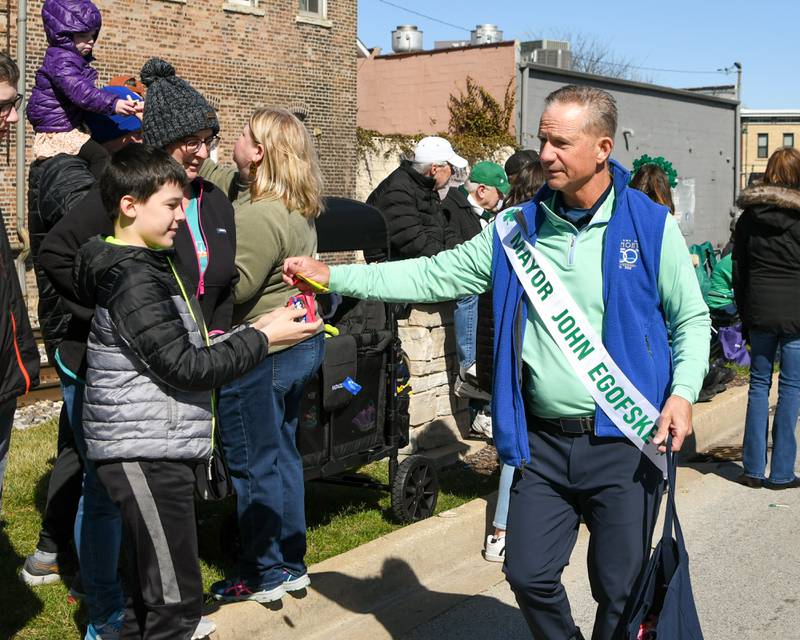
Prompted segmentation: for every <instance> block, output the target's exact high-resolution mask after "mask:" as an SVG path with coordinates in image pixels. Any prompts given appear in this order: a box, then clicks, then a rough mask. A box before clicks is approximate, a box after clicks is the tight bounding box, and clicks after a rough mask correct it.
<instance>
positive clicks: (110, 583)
mask: <svg viewBox="0 0 800 640" xmlns="http://www.w3.org/2000/svg"><path fill="white" fill-rule="evenodd" d="M83 390H84V385H83V384H82V383H80V382H77V381H76V380H74V379H73V378H70V377H69V376H67V375H64V374H62V375H61V393H62V394H63V396H64V404H65V405H66V407H67V416H68V418H69V421H70V424H71V425H72V429H73V433H74V435H75V445H76V446H77V448H78V453H79V454H80V456H81V458H83V461H84V466H83V470H84V474H83V495H82V496H81V499H80V502H79V503H78V513H77V515H76V516H75V534H74V535H75V548H76V549H77V550H78V560H79V561H80V566H81V582H82V583H83V589H84V592H85V593H86V598H85V601H86V607H87V608H88V610H89V622H91V623H92V624H95V625H98V624H103V623H104V622H105V621H106V620H108V618H109V617H111V615H112V614H113V613H114V612H116V611H118V610H119V609H122V608H123V606H124V604H125V601H124V597H123V594H122V584H121V583H120V580H119V574H118V571H117V568H118V565H119V549H120V544H121V542H122V517H121V516H120V513H119V509H118V508H117V507H116V505H115V504H114V503H113V502H111V498H110V497H109V496H108V492H107V491H106V489H105V487H104V486H103V485H102V484H101V482H100V479H99V478H98V477H97V471H96V469H95V466H94V463H92V462H91V461H89V460H86V441H85V440H84V438H83V427H82V414H83Z"/></svg>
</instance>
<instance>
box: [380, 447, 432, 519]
mask: <svg viewBox="0 0 800 640" xmlns="http://www.w3.org/2000/svg"><path fill="white" fill-rule="evenodd" d="M438 497H439V478H438V477H437V475H436V469H435V467H434V466H433V463H432V462H431V461H430V460H429V459H428V458H426V457H425V456H417V455H414V456H409V457H408V458H406V459H405V460H403V462H401V463H400V466H399V467H398V468H397V473H396V474H395V476H394V478H393V479H392V513H393V514H394V516H395V518H397V519H398V520H399V521H400V522H417V521H418V520H424V519H425V518H428V517H430V516H432V515H433V512H434V510H435V509H436V500H437V498H438Z"/></svg>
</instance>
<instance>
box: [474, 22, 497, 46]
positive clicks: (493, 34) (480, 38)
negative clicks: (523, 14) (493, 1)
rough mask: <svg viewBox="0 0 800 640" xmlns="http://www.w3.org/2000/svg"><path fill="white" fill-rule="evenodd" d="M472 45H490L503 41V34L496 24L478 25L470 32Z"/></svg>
mask: <svg viewBox="0 0 800 640" xmlns="http://www.w3.org/2000/svg"><path fill="white" fill-rule="evenodd" d="M470 34H471V38H470V42H471V43H472V44H491V43H493V42H502V41H503V32H502V31H500V29H498V28H497V25H496V24H479V25H477V26H476V27H475V28H474V29H473V30H472V31H471V32H470Z"/></svg>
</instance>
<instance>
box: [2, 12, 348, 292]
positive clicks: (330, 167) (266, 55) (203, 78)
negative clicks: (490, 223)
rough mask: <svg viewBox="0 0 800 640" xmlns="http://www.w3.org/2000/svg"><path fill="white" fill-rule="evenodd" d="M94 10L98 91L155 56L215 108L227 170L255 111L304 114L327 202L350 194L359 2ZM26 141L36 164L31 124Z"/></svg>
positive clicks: (5, 206)
mask: <svg viewBox="0 0 800 640" xmlns="http://www.w3.org/2000/svg"><path fill="white" fill-rule="evenodd" d="M94 1H95V3H96V4H97V5H98V7H99V8H100V10H101V12H102V15H103V28H102V31H101V32H100V37H99V40H98V42H97V45H96V47H95V55H96V56H97V61H96V62H95V66H96V68H97V69H98V71H99V74H100V78H99V82H100V83H103V82H105V81H107V80H108V79H110V78H111V77H112V76H115V75H118V74H121V73H131V74H135V75H137V76H138V72H139V69H141V67H142V64H143V63H144V62H145V61H146V60H147V59H148V58H150V57H151V56H159V57H162V58H164V59H165V60H167V61H169V62H170V63H172V65H173V66H174V67H175V68H176V70H177V72H178V75H180V76H181V77H183V78H184V79H186V80H188V81H189V82H190V83H191V84H192V85H193V86H194V87H195V88H196V89H198V90H199V91H200V92H201V93H203V94H204V95H205V96H206V97H207V98H209V100H210V101H211V102H212V103H213V104H214V105H215V106H216V107H217V108H218V111H219V119H220V124H221V131H220V135H221V138H222V140H221V144H220V149H219V158H220V160H221V161H223V162H225V161H230V158H231V152H232V149H233V143H234V141H235V140H236V137H237V136H238V134H239V132H240V131H241V128H242V126H243V125H244V123H245V122H246V121H247V117H248V115H249V114H250V113H251V112H252V111H253V108H254V107H255V106H257V105H263V104H268V105H277V106H284V107H289V108H291V109H293V110H295V112H298V111H299V112H302V113H304V114H306V119H305V123H306V125H307V126H308V128H309V131H310V132H311V133H312V134H313V138H314V139H315V141H316V143H317V148H318V150H319V154H320V159H321V164H322V169H323V172H324V175H325V180H326V193H328V194H330V195H345V196H349V195H352V193H353V190H354V185H355V169H356V137H355V129H356V104H355V99H354V98H355V95H356V55H355V47H356V44H355V43H356V0H336V1H335V2H328V1H327V0H270V1H269V2H267V0H94ZM3 4H5V3H3ZM10 4H12V5H14V6H16V2H13V3H10ZM14 6H12V7H11V9H12V12H11V15H10V19H9V20H8V22H6V20H5V16H2V15H0V42H3V45H0V46H5V40H6V29H7V26H6V25H7V24H9V25H10V29H11V30H10V33H9V34H8V36H9V41H10V43H11V52H10V53H11V55H12V57H14V58H18V56H17V52H16V46H15V43H16V37H17V36H16V21H17V16H16V14H15V13H14V11H15V9H14ZM41 7H42V0H30V1H29V4H28V12H27V19H28V38H27V61H28V63H27V73H28V81H27V85H28V90H27V92H26V93H27V95H30V87H31V86H32V84H33V80H34V75H35V73H36V70H37V69H38V67H39V65H40V64H41V61H42V56H43V55H44V50H45V47H46V40H45V35H44V30H43V28H42V22H41ZM27 134H28V135H27V142H28V147H29V148H28V162H29V163H30V159H31V158H30V144H31V142H32V139H33V132H32V130H31V128H30V125H28V126H27ZM8 144H9V145H10V153H9V154H8V161H7V160H6V157H7V156H6V153H5V143H3V145H2V146H1V147H0V207H2V210H3V215H4V217H5V219H6V226H7V228H8V229H9V237H10V239H11V242H12V245H18V238H17V234H16V232H15V229H16V220H15V216H16V212H15V195H14V175H15V162H14V144H15V140H14V134H13V132H12V134H11V135H10V136H9V141H8ZM29 281H30V280H29Z"/></svg>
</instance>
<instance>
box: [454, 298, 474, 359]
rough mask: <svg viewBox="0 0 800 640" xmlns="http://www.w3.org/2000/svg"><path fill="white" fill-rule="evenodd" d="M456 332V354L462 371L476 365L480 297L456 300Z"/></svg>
mask: <svg viewBox="0 0 800 640" xmlns="http://www.w3.org/2000/svg"><path fill="white" fill-rule="evenodd" d="M453 324H454V325H455V332H456V353H457V355H458V365H459V366H460V367H461V369H469V368H470V367H471V366H472V365H473V364H475V351H476V347H475V343H476V342H477V335H478V333H477V332H478V296H467V297H466V298H459V299H458V300H456V308H455V311H454V312H453Z"/></svg>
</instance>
